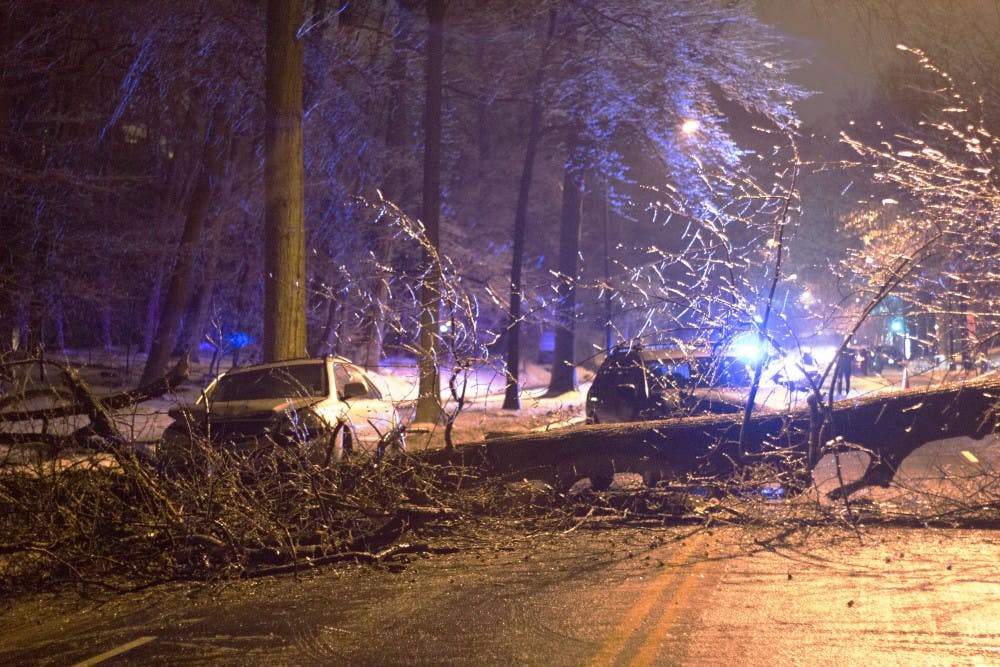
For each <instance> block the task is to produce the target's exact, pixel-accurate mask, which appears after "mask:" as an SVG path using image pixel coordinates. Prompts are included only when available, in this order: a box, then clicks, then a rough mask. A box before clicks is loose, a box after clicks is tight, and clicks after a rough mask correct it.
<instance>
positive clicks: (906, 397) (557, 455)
mask: <svg viewBox="0 0 1000 667" xmlns="http://www.w3.org/2000/svg"><path fill="white" fill-rule="evenodd" d="M998 394H1000V378H996V377H992V378H990V377H987V378H984V379H983V380H976V381H972V382H969V383H965V384H960V385H959V384H952V385H946V386H943V387H940V388H935V389H930V390H927V389H914V390H907V391H899V392H894V393H886V394H877V395H873V396H869V397H866V398H861V399H856V398H851V399H844V400H841V401H837V402H835V403H834V405H833V411H832V413H831V414H830V415H829V417H828V419H827V421H826V423H825V424H824V425H823V426H822V432H821V436H820V437H821V440H820V441H821V442H824V443H836V442H839V441H838V440H837V439H838V438H840V439H842V440H843V441H844V442H846V443H852V444H855V445H861V446H862V447H865V448H867V449H868V450H870V451H871V452H872V453H873V457H872V461H871V463H870V464H869V467H868V469H867V471H866V472H865V473H864V475H863V476H862V477H861V479H859V480H858V481H856V482H853V483H851V484H849V485H845V486H844V487H842V488H841V489H840V490H838V491H837V492H835V493H834V494H833V495H835V496H843V495H847V494H850V493H853V492H854V491H856V490H857V489H860V488H863V487H865V486H873V485H880V486H887V485H888V484H889V482H890V481H891V480H892V475H893V474H894V472H895V470H896V469H897V468H898V466H899V464H900V463H901V462H902V461H903V459H905V458H906V457H907V456H908V455H909V454H910V453H912V452H913V451H914V450H915V449H917V448H918V447H920V446H921V445H924V444H926V443H928V442H931V441H934V440H941V439H944V438H952V437H956V436H971V437H974V438H981V437H983V436H985V435H988V434H989V433H993V432H996V431H997V430H998V429H1000V412H998V407H1000V405H998V399H997V396H998ZM742 421H743V419H742V416H740V415H705V416H699V417H690V418H686V419H668V420H660V421H649V422H631V423H624V424H600V425H594V426H579V427H573V428H567V429H558V430H553V431H545V432H538V433H527V434H520V435H508V436H501V437H497V438H491V439H488V441H487V444H486V445H485V446H484V447H483V453H484V455H485V458H486V460H487V461H488V462H489V464H490V465H491V467H493V468H494V470H497V471H498V472H501V473H505V474H507V473H511V474H515V475H518V476H522V477H523V476H525V475H538V476H543V477H544V476H546V475H550V476H566V475H567V474H577V475H579V476H583V475H584V474H586V473H587V471H588V469H592V470H607V469H610V468H612V467H613V469H614V470H616V471H623V472H624V471H638V472H644V473H646V472H650V471H654V472H659V473H661V474H663V475H671V476H676V475H685V474H688V473H691V474H697V475H710V476H719V477H723V476H728V475H733V474H738V473H739V472H740V471H741V470H743V469H745V468H746V467H748V466H751V465H753V464H755V463H769V464H772V465H775V466H776V467H779V468H784V469H786V470H789V471H792V472H795V471H796V470H797V469H807V468H808V467H810V465H811V462H810V456H809V454H810V452H809V444H808V443H809V428H810V414H809V410H808V409H802V410H796V411H794V412H790V413H787V414H776V413H763V412H758V413H757V414H755V415H754V416H753V417H752V418H751V420H750V422H749V424H748V425H747V428H746V430H745V432H744V435H745V436H746V437H745V442H746V444H745V447H742V448H741V447H739V436H740V428H741V426H742ZM834 446H836V445H834ZM466 451H469V450H468V449H466ZM829 451H832V449H830V450H829ZM821 453H822V452H821ZM812 463H814V461H813V462H812Z"/></svg>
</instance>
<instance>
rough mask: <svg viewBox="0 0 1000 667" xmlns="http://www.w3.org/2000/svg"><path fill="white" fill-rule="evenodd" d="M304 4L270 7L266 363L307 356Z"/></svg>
mask: <svg viewBox="0 0 1000 667" xmlns="http://www.w3.org/2000/svg"><path fill="white" fill-rule="evenodd" d="M303 16H304V13H303V8H302V2H301V0H268V3H267V66H266V69H267V71H266V83H265V88H266V91H265V93H266V94H265V107H266V112H265V113H266V121H265V130H264V339H263V352H264V360H265V361H279V360H283V359H294V358H296V357H301V356H304V355H305V354H306V239H305V195H304V190H303V169H304V165H303V152H302V41H301V40H300V39H299V38H298V36H297V33H298V30H299V28H301V26H302V22H303Z"/></svg>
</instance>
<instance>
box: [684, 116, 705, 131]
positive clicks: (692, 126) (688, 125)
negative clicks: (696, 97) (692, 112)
mask: <svg viewBox="0 0 1000 667" xmlns="http://www.w3.org/2000/svg"><path fill="white" fill-rule="evenodd" d="M700 129H701V122H700V121H698V120H695V119H694V118H689V119H688V120H686V121H684V122H683V123H681V132H682V133H683V134H694V133H695V132H697V131H698V130H700Z"/></svg>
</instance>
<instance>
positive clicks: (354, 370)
mask: <svg viewBox="0 0 1000 667" xmlns="http://www.w3.org/2000/svg"><path fill="white" fill-rule="evenodd" d="M333 379H334V381H335V382H336V383H337V395H338V396H343V394H344V387H345V386H346V385H347V383H348V382H360V383H361V384H363V385H364V386H365V395H364V397H363V398H374V399H380V398H382V392H380V391H379V390H378V388H377V387H376V386H375V385H374V384H372V381H371V380H370V379H369V378H368V374H367V373H365V372H364V371H363V370H361V368H359V367H358V366H355V365H354V364H344V363H339V364H337V365H336V366H334V368H333Z"/></svg>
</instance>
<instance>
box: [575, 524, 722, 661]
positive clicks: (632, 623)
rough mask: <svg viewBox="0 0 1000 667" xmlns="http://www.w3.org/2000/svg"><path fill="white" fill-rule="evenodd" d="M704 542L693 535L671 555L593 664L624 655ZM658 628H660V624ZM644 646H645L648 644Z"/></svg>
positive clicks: (595, 657) (594, 659)
mask: <svg viewBox="0 0 1000 667" xmlns="http://www.w3.org/2000/svg"><path fill="white" fill-rule="evenodd" d="M703 542H704V539H703V538H701V537H695V538H691V539H690V540H689V541H688V543H687V544H686V545H685V546H684V547H683V548H682V549H680V550H679V551H677V552H676V553H674V554H673V555H672V556H671V558H670V560H669V561H668V563H667V564H668V565H669V566H670V568H669V569H668V570H667V571H666V572H664V573H663V574H662V575H660V576H659V577H657V578H656V579H654V580H653V582H652V583H651V584H650V585H649V587H648V588H647V589H646V590H645V592H644V593H643V594H642V596H640V597H639V599H638V600H637V601H636V603H635V604H634V605H632V608H631V609H629V611H628V613H627V614H625V618H624V619H623V620H622V622H621V623H620V624H619V625H618V627H617V628H615V629H614V631H613V632H612V633H611V634H610V635H609V636H608V638H607V640H605V642H604V644H603V645H602V646H601V650H600V651H598V652H597V655H595V656H594V657H593V658H592V659H591V660H590V664H591V665H593V666H594V667H598V666H603V665H610V664H612V663H613V662H614V661H615V659H616V658H618V657H619V656H620V655H621V652H622V650H623V649H624V648H625V645H626V644H627V643H628V640H629V639H630V638H631V637H632V635H633V634H635V631H636V630H638V629H639V626H640V625H641V624H642V622H643V620H644V619H645V618H646V616H648V615H649V612H650V610H652V608H653V605H655V604H656V602H657V601H658V600H659V599H660V598H661V597H662V596H663V593H664V592H665V591H666V589H667V588H668V587H669V586H670V584H671V583H673V581H674V579H676V578H677V576H678V574H680V573H681V567H683V566H684V565H685V564H686V563H687V561H688V556H690V555H691V553H692V552H693V551H694V550H695V549H697V548H698V547H699V546H701V545H702V544H703ZM665 615H666V612H665ZM657 627H659V624H658V625H657ZM647 643H648V642H647ZM643 647H644V648H645V644H644V645H643Z"/></svg>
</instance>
